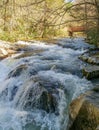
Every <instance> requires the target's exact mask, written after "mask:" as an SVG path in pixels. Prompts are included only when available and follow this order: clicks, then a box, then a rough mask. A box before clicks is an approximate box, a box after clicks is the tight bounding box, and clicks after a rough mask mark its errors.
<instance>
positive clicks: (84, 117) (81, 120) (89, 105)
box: [69, 87, 99, 130]
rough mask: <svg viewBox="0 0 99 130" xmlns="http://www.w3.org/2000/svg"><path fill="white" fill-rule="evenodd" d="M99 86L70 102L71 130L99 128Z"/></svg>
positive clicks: (94, 129) (95, 129) (93, 129)
mask: <svg viewBox="0 0 99 130" xmlns="http://www.w3.org/2000/svg"><path fill="white" fill-rule="evenodd" d="M98 88H99V87H96V88H94V89H93V90H92V91H91V92H89V93H87V95H82V96H80V97H78V98H77V99H75V100H74V101H72V103H71V104H70V127H69V130H98V127H99V91H97V90H99V89H98Z"/></svg>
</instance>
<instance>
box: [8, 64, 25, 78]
mask: <svg viewBox="0 0 99 130" xmlns="http://www.w3.org/2000/svg"><path fill="white" fill-rule="evenodd" d="M25 69H27V65H25V64H23V65H20V66H18V67H16V69H14V70H12V71H11V72H10V73H9V74H8V78H11V77H17V76H19V75H20V74H22V71H23V70H25Z"/></svg>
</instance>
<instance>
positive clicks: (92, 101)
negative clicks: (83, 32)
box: [0, 38, 99, 130]
mask: <svg viewBox="0 0 99 130" xmlns="http://www.w3.org/2000/svg"><path fill="white" fill-rule="evenodd" d="M0 74H1V75H0V84H1V85H0V130H99V49H96V48H95V47H94V46H91V45H89V44H87V43H85V41H84V39H82V38H75V39H69V38H60V39H58V40H56V41H55V43H54V44H53V43H47V42H46V43H44V42H39V41H30V42H24V41H18V42H16V43H14V44H12V43H7V42H4V41H0Z"/></svg>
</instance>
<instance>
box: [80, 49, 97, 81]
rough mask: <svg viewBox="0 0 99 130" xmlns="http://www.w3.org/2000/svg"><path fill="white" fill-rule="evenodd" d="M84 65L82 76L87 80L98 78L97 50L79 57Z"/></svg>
mask: <svg viewBox="0 0 99 130" xmlns="http://www.w3.org/2000/svg"><path fill="white" fill-rule="evenodd" d="M79 58H80V59H81V60H83V61H84V62H85V63H86V65H85V66H84V67H83V69H82V72H83V75H84V76H85V77H86V78H87V79H93V78H98V77H99V48H96V49H91V50H89V51H87V52H85V53H84V54H82V55H81V56H80V57H79Z"/></svg>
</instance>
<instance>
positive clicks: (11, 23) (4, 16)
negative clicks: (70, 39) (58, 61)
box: [0, 0, 99, 44]
mask: <svg viewBox="0 0 99 130" xmlns="http://www.w3.org/2000/svg"><path fill="white" fill-rule="evenodd" d="M69 25H71V26H84V27H85V28H86V31H85V34H86V37H87V38H88V39H89V40H90V42H91V43H94V44H97V43H98V42H99V39H98V35H99V1H98V0H75V1H74V2H66V1H64V0H58V1H57V0H22V1H19V0H1V1H0V39H2V40H7V41H18V40H19V39H21V40H28V39H37V38H49V37H50V38H53V37H66V36H68V34H67V33H66V28H67V27H68V26H69Z"/></svg>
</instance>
